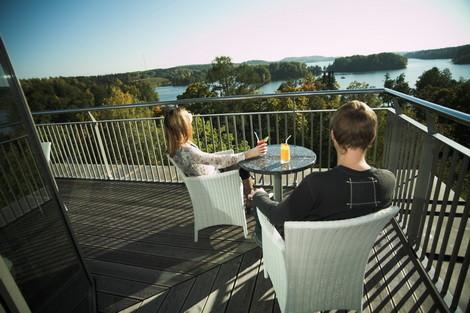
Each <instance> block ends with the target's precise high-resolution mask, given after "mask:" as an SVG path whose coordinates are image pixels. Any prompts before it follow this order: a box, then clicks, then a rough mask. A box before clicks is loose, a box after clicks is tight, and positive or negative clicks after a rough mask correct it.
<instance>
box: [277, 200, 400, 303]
mask: <svg viewBox="0 0 470 313" xmlns="http://www.w3.org/2000/svg"><path fill="white" fill-rule="evenodd" d="M398 210H399V209H398V208H397V207H390V208H386V209H383V210H380V211H379V212H375V213H372V214H368V215H365V216H361V217H356V218H352V219H347V220H338V221H319V222H286V223H285V227H284V230H285V244H286V263H287V277H288V283H287V290H288V293H289V294H288V296H287V306H288V307H290V308H294V310H293V311H296V312H304V311H313V310H312V308H315V310H327V309H353V310H356V311H358V312H360V311H362V298H363V296H362V292H363V284H364V283H363V282H364V272H365V268H366V265H367V261H368V258H369V254H370V251H371V249H372V246H373V245H374V242H375V240H376V239H377V236H378V234H379V233H380V231H381V230H382V229H383V228H384V226H385V225H386V224H387V223H388V222H389V221H390V220H391V219H392V217H393V216H394V215H395V214H397V213H398ZM294 290H295V291H294ZM304 308H306V309H305V310H304Z"/></svg>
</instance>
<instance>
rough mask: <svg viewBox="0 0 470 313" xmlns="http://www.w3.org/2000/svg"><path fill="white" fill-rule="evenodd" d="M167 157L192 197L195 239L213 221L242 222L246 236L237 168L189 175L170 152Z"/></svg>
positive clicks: (233, 223)
mask: <svg viewBox="0 0 470 313" xmlns="http://www.w3.org/2000/svg"><path fill="white" fill-rule="evenodd" d="M227 152H228V151H223V152H219V153H227ZM167 157H168V159H169V160H170V162H171V163H172V164H173V165H174V166H175V167H176V169H177V171H178V174H179V175H180V176H181V177H182V178H183V181H184V183H185V185H186V188H188V191H189V196H190V197H191V202H192V205H193V212H194V241H195V242H197V241H198V232H199V230H201V229H204V228H206V227H210V226H215V225H237V226H241V227H243V232H244V235H245V238H248V227H247V224H246V218H245V209H244V206H243V188H242V184H241V179H240V176H239V174H238V171H236V170H234V171H228V172H224V173H220V174H217V175H207V176H191V177H188V176H186V175H185V174H184V173H183V171H182V170H181V169H180V168H179V167H178V165H177V164H176V162H175V161H174V160H173V159H172V158H171V157H170V156H169V155H167Z"/></svg>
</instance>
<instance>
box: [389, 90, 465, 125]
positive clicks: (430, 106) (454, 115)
mask: <svg viewBox="0 0 470 313" xmlns="http://www.w3.org/2000/svg"><path fill="white" fill-rule="evenodd" d="M384 91H385V92H386V93H388V94H391V95H393V96H396V97H399V98H401V99H404V100H406V101H408V102H410V103H412V104H416V105H417V106H419V107H423V108H425V109H427V110H430V111H433V112H435V113H438V114H439V115H441V116H445V117H448V118H450V119H452V120H454V121H456V122H459V123H462V124H464V125H467V126H469V125H470V114H467V113H464V112H461V111H458V110H454V109H451V108H448V107H446V106H443V105H440V104H436V103H433V102H430V101H426V100H423V99H420V98H416V97H413V96H410V95H407V94H405V93H402V92H399V91H396V90H393V89H389V88H384Z"/></svg>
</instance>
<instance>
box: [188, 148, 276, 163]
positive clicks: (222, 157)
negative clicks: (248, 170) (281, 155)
mask: <svg viewBox="0 0 470 313" xmlns="http://www.w3.org/2000/svg"><path fill="white" fill-rule="evenodd" d="M185 149H188V152H189V153H190V155H191V159H192V161H193V162H194V163H197V164H205V165H212V166H214V167H216V168H225V167H229V166H232V165H234V164H237V163H238V162H240V161H243V160H245V159H250V158H254V157H257V156H260V155H263V154H266V149H267V148H266V144H264V145H259V146H256V147H254V148H253V149H250V150H248V151H245V152H240V153H231V154H217V153H206V152H203V151H201V150H200V149H199V148H197V147H194V146H189V147H185Z"/></svg>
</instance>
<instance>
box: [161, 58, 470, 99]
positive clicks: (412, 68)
mask: <svg viewBox="0 0 470 313" xmlns="http://www.w3.org/2000/svg"><path fill="white" fill-rule="evenodd" d="M331 63H333V61H321V62H313V63H307V66H314V65H318V66H321V67H324V66H327V65H328V64H331ZM433 67H437V68H439V69H440V70H443V69H445V68H448V69H449V70H450V72H451V73H452V77H453V78H454V79H459V78H461V77H462V78H464V79H470V64H453V63H452V61H451V60H450V59H439V60H421V59H408V66H407V68H406V69H401V70H389V71H373V72H363V73H339V72H338V73H335V77H336V81H337V82H338V84H339V86H340V89H346V88H347V87H348V86H349V84H350V83H351V82H353V81H358V82H365V83H367V84H369V86H370V87H378V88H380V87H383V85H384V81H385V74H386V73H389V75H390V77H391V78H396V77H397V76H398V75H400V74H402V73H404V74H405V79H406V81H407V82H408V83H409V84H410V87H413V88H414V87H415V83H416V81H417V80H418V77H419V76H421V75H422V74H423V72H424V71H427V70H429V69H431V68H433ZM283 82H284V81H283V80H280V81H271V82H269V83H267V84H266V85H264V86H262V87H261V88H260V89H258V91H259V93H261V94H269V93H275V92H276V90H277V88H279V86H280V85H281V84H282V83H283ZM185 90H186V86H163V87H157V88H156V89H155V91H157V92H158V94H159V96H160V101H169V100H176V96H178V95H180V94H182V93H183V92H184V91H185Z"/></svg>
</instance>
